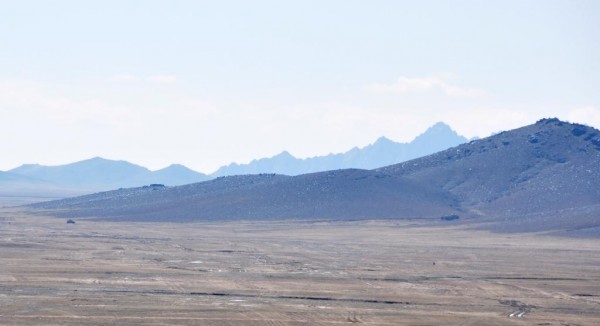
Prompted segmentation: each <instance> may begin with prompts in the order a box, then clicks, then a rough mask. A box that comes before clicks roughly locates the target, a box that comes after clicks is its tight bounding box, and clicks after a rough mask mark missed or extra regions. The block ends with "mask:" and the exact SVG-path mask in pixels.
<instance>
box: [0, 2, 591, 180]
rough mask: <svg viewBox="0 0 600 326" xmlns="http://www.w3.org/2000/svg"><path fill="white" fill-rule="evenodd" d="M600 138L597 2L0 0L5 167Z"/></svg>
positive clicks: (0, 166) (199, 163) (216, 161)
mask: <svg viewBox="0 0 600 326" xmlns="http://www.w3.org/2000/svg"><path fill="white" fill-rule="evenodd" d="M554 116H556V117H559V118H561V119H565V120H569V121H573V122H579V123H584V124H588V125H592V126H595V127H596V128H600V1H551V0H543V1H527V0H519V1H507V0H501V1H376V0H373V1H351V0H339V1H327V0H319V1H309V0H301V1H281V0H278V1H166V0H165V1H127V0H117V1H107V0H102V1H80V0H75V1H60V0H55V1H43V0H40V1H27V0H19V1H16V0H13V1H3V0H0V137H1V139H2V140H1V141H0V153H2V155H1V156H0V157H1V158H0V170H7V169H10V168H14V167H16V166H18V165H20V164H22V163H40V164H48V165H55V164H64V163H68V162H73V161H78V160H82V159H87V158H91V157H93V156H102V157H105V158H110V159H123V160H128V161H130V162H133V163H136V164H140V165H144V166H147V167H149V168H151V169H158V168H162V167H164V166H166V165H168V164H170V163H181V164H184V165H186V166H188V167H190V168H193V169H195V170H198V171H202V172H212V171H214V170H216V169H217V168H218V167H219V166H221V165H224V164H227V163H230V162H248V161H249V160H251V159H253V158H260V157H266V156H272V155H275V154H277V153H279V152H281V151H282V150H288V151H290V152H291V153H292V154H293V155H295V156H297V157H308V156H315V155H323V154H327V153H330V152H341V151H346V150H348V149H350V148H351V147H353V146H364V145H367V144H369V143H372V142H373V141H375V139H376V138H378V137H380V136H387V137H388V138H390V139H393V140H396V141H410V140H412V139H413V138H414V137H415V136H416V135H418V134H419V133H421V132H423V131H424V130H425V129H426V128H427V127H429V126H431V125H432V124H434V123H435V122H437V121H444V122H446V123H448V124H450V125H451V126H452V127H453V128H454V129H455V130H457V131H458V132H459V133H460V134H462V135H465V136H467V137H473V136H481V137H483V136H487V135H489V134H490V133H492V132H496V131H500V130H507V129H511V128H515V127H519V126H523V125H526V124H530V123H533V122H535V121H536V120H537V119H539V118H542V117H554Z"/></svg>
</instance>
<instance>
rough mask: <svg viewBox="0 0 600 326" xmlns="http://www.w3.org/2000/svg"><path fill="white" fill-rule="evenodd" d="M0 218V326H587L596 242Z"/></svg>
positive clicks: (309, 226)
mask: <svg viewBox="0 0 600 326" xmlns="http://www.w3.org/2000/svg"><path fill="white" fill-rule="evenodd" d="M0 213H1V214H0V215H1V216H2V217H3V219H1V220H0V261H1V265H0V324H3V325H4V324H6V325H34V324H35V325H51V324H57V325H58V324H60V325H81V324H88V325H89V324H98V325H101V324H102V325H104V324H112V325H132V324H140V325H141V324H144V325H190V324H198V325H242V324H243V325H306V324H310V325H314V324H322V325H329V324H352V323H363V324H378V325H386V324H388V325H398V324H411V325H415V324H417V325H431V324H465V325H469V324H472V325H479V324H486V325H504V324H509V325H510V324H515V325H517V324H518V325H524V324H527V325H529V324H531V325H536V324H538V325H561V324H569V325H597V324H600V243H599V242H598V240H585V239H568V238H554V237H549V236H543V235H532V234H522V235H519V234H490V233H487V232H482V231H469V230H462V229H454V228H448V227H444V228H442V227H427V228H425V227H420V226H415V225H410V224H409V223H408V222H402V223H393V222H336V223H324V222H323V223H301V222H285V223H283V222H282V223H273V222H270V223H212V224H208V223H204V224H187V225H186V224H167V223H164V224H158V223H157V224H142V223H105V222H86V221H84V220H80V221H77V224H75V225H67V224H66V223H65V221H64V220H62V219H54V218H41V217H26V216H22V215H20V213H19V212H15V211H9V210H3V211H2V212H0ZM434 263H435V264H434Z"/></svg>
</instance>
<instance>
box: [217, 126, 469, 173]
mask: <svg viewBox="0 0 600 326" xmlns="http://www.w3.org/2000/svg"><path fill="white" fill-rule="evenodd" d="M465 142H467V139H466V138H465V137H463V136H460V135H458V134H457V133H456V132H455V131H453V130H452V129H451V128H450V126H448V125H446V124H444V123H442V122H438V123H436V124H435V125H433V126H432V127H430V128H429V129H427V130H426V131H425V132H424V133H423V134H421V135H419V136H417V137H416V138H415V139H414V140H413V141H412V142H410V143H397V142H394V141H392V140H389V139H387V138H385V137H381V138H379V139H378V140H377V141H376V142H375V143H373V144H372V145H368V146H365V147H363V148H357V147H355V148H353V149H351V150H349V151H348V152H345V153H340V154H329V155H326V156H317V157H311V158H307V159H299V158H295V157H294V156H292V155H291V154H290V153H288V152H282V153H281V154H279V155H276V156H273V157H271V158H263V159H259V160H254V161H252V162H250V163H248V164H236V163H232V164H230V165H227V166H224V167H222V168H220V169H219V170H217V172H215V173H213V174H212V175H211V176H212V177H221V176H228V175H242V174H258V173H277V174H285V175H292V176H293V175H299V174H305V173H311V172H321V171H328V170H337V169H348V168H355V169H374V168H378V167H382V166H386V165H390V164H395V163H400V162H404V161H408V160H411V159H414V158H417V157H421V156H425V155H429V154H432V153H435V152H439V151H441V150H444V149H447V148H450V147H454V146H458V145H460V144H463V143H465Z"/></svg>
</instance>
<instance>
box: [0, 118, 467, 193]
mask: <svg viewBox="0 0 600 326" xmlns="http://www.w3.org/2000/svg"><path fill="white" fill-rule="evenodd" d="M466 141H467V139H466V138H464V137H462V136H459V135H458V134H457V133H456V132H455V131H453V130H452V129H451V128H450V126H448V125H446V124H444V123H442V122H439V123H436V124H435V125H434V126H432V127H430V128H428V129H427V130H426V131H425V132H424V133H422V134H421V135H419V136H418V137H417V138H415V140H414V141H412V142H411V143H397V142H394V141H392V140H389V139H387V138H385V137H380V138H379V139H378V140H377V141H376V142H374V143H373V144H371V145H368V146H365V147H363V148H358V147H354V148H353V149H351V150H349V151H347V152H345V153H338V154H330V155H327V156H320V157H312V158H310V159H304V160H303V159H297V158H295V157H293V156H292V155H291V154H289V153H288V152H283V153H281V154H279V155H276V156H273V157H270V158H260V159H256V160H253V161H252V162H250V163H249V164H242V165H239V164H235V163H232V164H229V165H227V166H223V167H221V168H220V169H219V170H218V171H217V172H215V173H213V174H211V175H206V174H203V173H198V172H196V171H193V170H191V169H189V168H187V167H185V166H183V165H178V164H172V165H169V166H168V167H166V168H164V169H160V170H157V171H150V170H149V169H147V168H145V167H142V166H139V165H136V164H133V163H130V162H127V161H123V160H119V161H116V160H107V159H104V158H101V157H94V158H91V159H87V160H83V161H79V162H73V163H69V164H65V165H57V166H45V165H39V164H23V165H21V166H19V167H17V168H14V169H11V170H9V171H7V172H0V196H1V195H4V196H15V195H25V194H35V195H37V196H41V195H46V196H54V197H61V196H68V195H72V194H74V193H75V194H83V193H89V192H95V191H104V190H112V189H117V188H123V187H139V186H144V185H149V184H164V185H168V186H176V185H184V184H189V183H195V182H201V181H206V180H209V179H213V178H215V177H220V176H229V175H240V174H259V173H269V174H273V173H276V174H285V175H298V174H303V173H311V172H320V171H327V170H338V169H343V168H362V169H372V168H377V167H382V166H386V165H390V164H395V163H400V162H404V161H407V160H410V159H413V158H416V157H420V156H424V155H428V154H432V153H435V152H437V151H440V150H444V149H447V148H449V147H453V146H457V145H459V144H462V143H464V142H466Z"/></svg>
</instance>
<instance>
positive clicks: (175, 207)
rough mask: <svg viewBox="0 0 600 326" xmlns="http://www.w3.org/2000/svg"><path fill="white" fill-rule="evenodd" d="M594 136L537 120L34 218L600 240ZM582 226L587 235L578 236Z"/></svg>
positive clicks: (122, 196) (42, 208) (55, 208)
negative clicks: (341, 223)
mask: <svg viewBox="0 0 600 326" xmlns="http://www.w3.org/2000/svg"><path fill="white" fill-rule="evenodd" d="M599 166H600V132H599V131H598V130H596V129H594V128H592V127H587V126H584V125H579V124H571V123H566V122H562V121H560V120H558V119H543V120H540V121H538V122H536V123H535V124H532V125H529V126H525V127H522V128H518V129H514V130H511V131H506V132H502V133H499V134H497V135H494V136H490V137H487V138H483V139H480V140H475V141H471V142H469V143H466V144H462V145H459V146H457V147H453V148H450V149H447V150H444V151H441V152H438V153H435V154H431V155H428V156H425V157H422V158H417V159H414V160H410V161H407V162H403V163H399V164H394V165H390V166H386V167H382V168H378V169H373V170H362V169H342V170H335V171H325V172H318V173H310V174H303V175H298V176H280V175H276V174H258V175H242V176H230V177H220V178H217V179H214V180H211V181H207V182H201V183H196V184H190V185H185V186H180V187H170V188H160V189H152V190H150V189H146V188H135V189H123V190H119V191H112V192H106V193H102V194H96V195H90V196H87V197H79V198H72V199H65V200H59V201H53V202H46V203H40V204H36V205H33V206H31V207H32V208H33V209H35V210H36V211H37V212H39V213H43V214H50V215H56V216H62V217H64V216H69V217H88V218H100V219H107V220H117V221H119V220H132V221H175V222H177V221H179V222H186V221H197V220H254V219H262V220H270V219H290V218H291V219H308V220H311V219H325V220H337V219H346V220H347V219H350V220H352V219H414V218H419V219H426V220H431V221H439V220H440V217H442V216H452V215H456V216H458V217H459V218H460V220H459V222H458V223H471V222H473V223H475V222H477V223H478V224H477V225H478V226H477V227H482V228H486V229H490V230H493V231H502V232H525V231H529V232H548V231H554V232H558V231H560V232H584V233H585V232H587V233H588V235H591V236H600V233H599V231H600V219H598V216H600V187H598V185H599V184H600V169H598V167H599ZM582 230H587V231H582Z"/></svg>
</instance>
